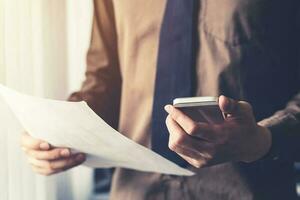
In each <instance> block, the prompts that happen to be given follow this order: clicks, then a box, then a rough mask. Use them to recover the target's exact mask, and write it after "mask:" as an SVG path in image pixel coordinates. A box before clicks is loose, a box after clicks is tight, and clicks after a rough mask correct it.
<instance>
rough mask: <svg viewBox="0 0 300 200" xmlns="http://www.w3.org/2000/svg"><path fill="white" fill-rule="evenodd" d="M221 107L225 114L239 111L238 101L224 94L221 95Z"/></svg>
mask: <svg viewBox="0 0 300 200" xmlns="http://www.w3.org/2000/svg"><path fill="white" fill-rule="evenodd" d="M219 107H220V109H221V111H222V112H223V113H224V114H230V115H233V114H237V112H238V109H237V107H238V102H237V101H235V100H233V99H231V98H228V97H225V96H223V95H221V96H220V97H219Z"/></svg>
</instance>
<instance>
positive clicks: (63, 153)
mask: <svg viewBox="0 0 300 200" xmlns="http://www.w3.org/2000/svg"><path fill="white" fill-rule="evenodd" d="M60 155H62V156H64V157H69V156H70V155H71V153H70V151H69V149H63V150H62V151H61V152H60Z"/></svg>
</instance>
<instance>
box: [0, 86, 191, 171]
mask: <svg viewBox="0 0 300 200" xmlns="http://www.w3.org/2000/svg"><path fill="white" fill-rule="evenodd" d="M0 95H1V96H2V98H3V99H4V101H5V102H6V103H7V105H8V106H9V107H10V109H11V110H12V112H13V113H14V114H15V116H16V118H17V119H18V120H19V121H20V123H21V124H22V126H23V128H24V129H25V130H26V131H27V132H28V133H29V134H30V135H32V136H33V137H35V138H39V139H42V140H45V141H48V142H49V143H50V144H52V145H54V146H58V147H69V148H71V149H72V150H75V151H80V152H84V153H86V154H87V160H86V162H85V165H87V166H90V167H95V168H109V167H123V168H129V169H135V170H141V171H146V172H158V173H164V174H173V175H185V176H190V175H193V173H192V172H191V171H189V170H187V169H184V168H181V167H179V166H177V165H176V164H174V163H172V162H171V161H169V160H167V159H165V158H163V157H162V156H160V155H158V154H156V153H155V152H153V151H151V150H150V149H148V148H146V147H144V146H142V145H139V144H137V143H135V142H134V141H132V140H130V139H128V138H127V137H125V136H124V135H122V134H120V133H119V132H118V131H116V130H114V129H113V128H112V127H110V126H109V125H108V124H107V123H106V122H105V121H104V120H102V119H101V118H100V117H99V116H98V115H97V114H95V113H94V112H93V111H92V110H91V109H90V108H89V107H88V105H87V104H86V103H85V102H66V101H57V100H50V99H43V98H38V97H32V96H29V95H24V94H21V93H18V92H16V91H14V90H11V89H9V88H7V87H5V86H3V85H1V84H0Z"/></svg>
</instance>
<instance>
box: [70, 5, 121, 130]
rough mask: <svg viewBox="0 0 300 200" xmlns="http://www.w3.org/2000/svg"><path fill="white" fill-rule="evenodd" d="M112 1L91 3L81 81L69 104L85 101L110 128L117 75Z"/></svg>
mask: <svg viewBox="0 0 300 200" xmlns="http://www.w3.org/2000/svg"><path fill="white" fill-rule="evenodd" d="M116 41H117V36H116V28H115V18H114V10H113V3H112V0H105V1H97V0H95V1H94V17H93V27H92V36H91V43H90V47H89V50H88V53H87V69H86V73H85V81H84V82H83V84H82V87H81V89H80V91H78V92H74V93H73V94H71V96H70V97H69V100H70V101H86V102H87V103H88V105H89V106H90V107H91V108H92V109H93V110H94V111H95V112H96V113H97V114H98V115H99V116H101V117H102V118H103V119H104V120H105V121H106V122H107V123H109V124H110V125H111V126H113V127H114V128H117V126H118V118H119V107H120V95H121V74H120V66H119V59H118V53H117V42H116Z"/></svg>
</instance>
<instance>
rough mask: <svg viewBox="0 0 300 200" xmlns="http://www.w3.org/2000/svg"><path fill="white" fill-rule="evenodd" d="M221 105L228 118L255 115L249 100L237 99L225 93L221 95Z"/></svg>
mask: <svg viewBox="0 0 300 200" xmlns="http://www.w3.org/2000/svg"><path fill="white" fill-rule="evenodd" d="M219 107H220V109H221V111H222V112H223V113H224V114H225V116H226V118H243V117H248V118H249V117H251V118H252V116H253V111H252V107H251V105H250V104H249V103H248V102H245V101H236V100H233V99H231V98H228V97H225V96H223V95H222V96H220V97H219Z"/></svg>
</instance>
